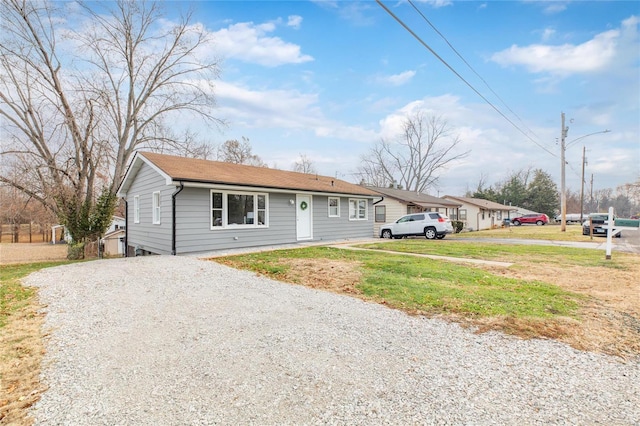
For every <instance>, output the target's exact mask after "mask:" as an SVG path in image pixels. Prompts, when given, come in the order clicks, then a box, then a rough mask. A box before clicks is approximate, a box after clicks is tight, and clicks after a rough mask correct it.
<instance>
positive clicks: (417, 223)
mask: <svg viewBox="0 0 640 426" xmlns="http://www.w3.org/2000/svg"><path fill="white" fill-rule="evenodd" d="M451 233H453V226H452V225H451V221H450V220H449V218H448V217H446V216H444V215H442V214H440V213H436V212H424V213H414V214H408V215H406V216H402V217H401V218H400V219H398V220H396V221H395V222H392V223H385V224H384V225H382V226H381V227H380V238H402V237H406V236H409V235H424V236H425V238H427V239H428V240H433V239H434V238H437V239H439V240H441V239H443V238H444V236H445V235H447V234H451Z"/></svg>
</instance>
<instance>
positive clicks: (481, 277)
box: [214, 227, 640, 358]
mask: <svg viewBox="0 0 640 426" xmlns="http://www.w3.org/2000/svg"><path fill="white" fill-rule="evenodd" d="M536 228H537V229H540V228H541V227H534V229H536ZM527 232H529V231H527ZM475 234H476V235H477V234H478V233H475ZM363 246H364V247H369V248H372V250H357V251H355V250H348V249H346V248H345V249H338V248H330V247H308V248H301V249H293V250H278V251H272V252H262V253H255V254H245V255H238V256H229V257H224V258H216V259H214V260H216V261H218V262H221V263H225V264H227V265H230V266H232V267H237V268H241V269H248V270H252V271H255V272H256V273H259V274H263V275H267V276H269V277H272V278H274V279H277V280H279V281H284V282H289V283H296V284H301V285H306V286H309V287H312V288H317V289H323V290H327V291H333V292H337V293H341V294H346V295H350V296H354V297H360V298H363V299H365V300H368V301H372V302H377V303H381V304H385V305H387V306H389V307H392V308H396V309H400V310H403V311H405V312H408V313H412V314H421V315H426V316H437V317H439V318H442V319H447V320H451V321H455V322H458V323H460V324H461V325H471V326H473V327H475V328H476V330H478V331H479V332H482V331H487V330H497V331H502V332H505V333H508V334H513V335H517V336H521V337H525V338H530V337H539V338H550V339H556V340H559V341H562V342H565V343H567V344H569V345H571V346H573V347H574V348H576V349H578V350H587V351H596V352H601V353H606V354H609V355H615V356H619V357H622V358H627V357H637V356H639V355H640V306H638V304H637V294H638V292H639V291H640V283H638V280H637V277H638V276H640V263H639V262H638V260H639V257H638V256H637V255H634V254H628V253H616V256H614V258H613V259H611V260H604V254H603V252H602V251H601V250H588V249H576V248H568V247H556V246H542V245H506V244H505V245H499V244H496V243H495V242H486V243H484V242H482V241H477V240H476V241H473V242H471V241H468V240H464V239H456V240H454V239H451V240H450V239H448V238H447V239H446V240H443V241H426V240H424V239H415V240H413V239H406V240H395V241H386V242H381V243H375V244H369V245H361V246H359V247H363ZM376 249H378V250H376ZM382 250H385V251H382ZM393 251H397V252H399V253H393ZM390 252H391V253H390ZM406 253H412V255H410V256H409V255H407V254H406ZM420 253H422V254H431V255H442V256H449V257H463V258H469V257H471V258H475V259H484V260H501V261H508V262H510V263H513V265H512V266H510V267H508V268H506V267H498V266H494V265H486V264H485V265H482V264H480V265H470V264H461V263H453V262H447V261H444V260H434V259H430V258H426V257H421V256H420V255H419V254H420Z"/></svg>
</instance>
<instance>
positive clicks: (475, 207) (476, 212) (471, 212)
mask: <svg viewBox="0 0 640 426" xmlns="http://www.w3.org/2000/svg"><path fill="white" fill-rule="evenodd" d="M443 198H446V199H447V200H450V201H454V202H457V203H460V204H462V207H460V209H458V218H457V220H460V221H462V222H464V227H465V228H466V229H468V230H470V231H480V230H483V229H492V228H494V227H496V226H502V221H503V219H508V218H509V217H511V216H513V215H512V214H511V212H515V211H516V208H515V207H512V206H505V205H502V204H499V203H494V202H493V201H488V200H483V199H481V198H469V197H453V196H451V195H445V196H444V197H443ZM510 215H511V216H510Z"/></svg>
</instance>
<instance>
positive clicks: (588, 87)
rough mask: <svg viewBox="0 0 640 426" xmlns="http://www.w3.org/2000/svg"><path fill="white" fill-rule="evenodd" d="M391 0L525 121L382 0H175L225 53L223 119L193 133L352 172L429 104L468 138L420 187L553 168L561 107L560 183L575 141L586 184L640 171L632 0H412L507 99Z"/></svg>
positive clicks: (573, 159) (639, 19)
mask: <svg viewBox="0 0 640 426" xmlns="http://www.w3.org/2000/svg"><path fill="white" fill-rule="evenodd" d="M384 4H385V5H386V6H387V7H388V8H389V9H390V10H391V11H392V12H393V13H394V14H396V15H397V16H398V17H399V18H400V19H401V20H403V21H404V22H405V23H406V24H407V25H408V26H409V27H410V28H411V29H412V30H413V31H414V32H416V33H417V34H418V35H419V36H420V37H421V38H422V39H423V40H424V41H425V43H427V44H428V45H429V46H430V47H431V48H432V49H433V50H435V51H436V52H437V53H438V55H440V56H441V57H442V58H443V59H444V60H445V61H447V62H448V63H449V64H450V65H451V67H453V68H454V69H455V70H456V71H457V72H458V73H460V74H461V75H462V76H463V77H464V78H465V79H466V80H467V81H468V82H469V83H470V84H471V85H472V86H473V87H475V88H476V89H477V90H478V91H479V92H480V93H482V95H483V96H485V97H486V98H487V99H488V100H489V101H490V102H491V103H492V104H493V105H495V107H497V108H498V109H499V110H500V111H501V112H502V113H503V114H504V115H506V116H507V117H508V118H509V119H510V120H511V121H512V122H513V123H515V124H516V125H517V126H518V127H519V128H520V130H518V129H516V128H515V127H514V126H513V125H512V124H511V123H509V122H508V121H507V120H506V119H505V118H503V117H502V116H501V115H500V114H499V113H498V112H496V111H495V110H494V109H493V108H492V107H491V106H490V105H489V104H488V103H486V102H485V101H484V100H482V99H481V98H480V97H479V96H478V95H477V94H476V93H474V91H473V90H472V89H470V88H469V87H468V86H467V85H466V84H465V83H464V82H463V81H461V80H460V79H459V78H458V77H457V76H455V75H454V74H453V73H452V72H451V71H450V70H449V69H448V68H447V67H446V66H445V65H444V64H442V63H441V62H440V61H439V60H438V59H437V58H436V57H435V56H434V55H432V54H431V53H430V52H429V51H428V50H427V49H425V47H424V46H422V45H421V44H420V43H419V42H418V41H417V40H416V39H415V38H413V36H411V35H410V34H409V33H408V32H407V31H406V30H405V29H404V28H402V26H401V25H399V24H398V23H397V22H396V21H395V20H394V19H393V18H392V17H391V16H390V15H389V14H388V13H387V12H386V11H385V10H384V9H383V8H382V7H380V6H379V5H378V4H377V3H376V2H375V1H365V2H357V1H329V0H327V1H259V2H248V1H209V2H204V1H203V2H194V3H168V7H169V10H168V12H169V14H168V17H169V18H170V19H171V17H172V16H174V15H173V14H175V13H177V12H178V11H185V10H187V9H188V8H191V9H192V10H193V11H194V15H193V18H194V19H193V20H194V22H196V23H199V24H201V25H202V26H204V28H206V30H207V31H208V32H209V33H210V35H211V36H212V37H213V40H214V43H213V45H212V46H211V47H210V48H211V51H209V52H208V54H213V55H215V56H217V57H219V58H221V59H223V62H222V73H221V76H220V79H219V80H218V81H216V95H217V100H218V112H219V116H220V117H222V118H225V119H226V120H228V122H229V127H228V128H227V129H225V130H224V131H223V132H210V131H206V130H201V136H202V137H203V138H206V139H207V140H209V141H210V142H211V143H215V144H220V143H222V142H224V141H225V140H227V139H240V138H241V137H243V136H244V137H248V138H249V139H250V141H251V144H252V146H253V150H254V153H255V154H257V155H259V156H260V157H261V158H262V159H263V160H264V161H266V162H267V163H268V164H269V165H270V166H275V167H278V168H281V169H291V168H292V166H293V163H294V162H295V161H296V159H298V158H299V157H300V155H301V154H303V155H306V156H307V157H308V158H310V159H311V160H312V161H313V163H314V165H315V167H316V169H317V170H318V172H319V173H321V174H325V175H331V176H337V177H339V178H342V179H345V180H349V181H355V180H356V178H355V177H354V175H353V172H354V171H355V170H356V168H357V166H358V164H359V161H360V157H361V156H362V155H363V154H365V153H366V152H367V151H368V150H369V148H370V147H371V146H373V144H375V143H376V142H377V141H379V140H380V139H381V138H387V139H391V138H393V137H394V136H395V135H397V134H398V132H399V125H400V123H401V121H402V119H403V117H405V116H406V115H407V114H409V113H411V112H414V111H416V110H418V109H422V110H424V111H426V112H427V113H429V114H432V115H438V116H441V117H442V118H444V119H446V120H447V121H448V123H449V125H450V126H451V127H453V128H454V129H455V131H456V133H457V134H459V135H460V137H461V138H462V140H463V143H462V145H461V146H460V148H461V150H470V151H471V152H470V155H469V156H468V157H466V158H465V159H463V160H460V161H457V162H455V163H453V164H450V165H449V167H448V168H447V169H446V170H444V171H443V172H442V173H441V174H440V180H439V183H438V186H437V187H434V188H432V189H431V190H430V191H429V192H430V193H431V194H433V195H438V194H439V195H444V194H452V195H454V194H457V195H462V194H463V193H464V192H465V191H466V190H467V189H474V188H475V187H476V185H477V183H478V181H479V179H480V177H481V176H483V177H484V179H485V181H486V182H488V183H490V184H491V183H494V182H496V181H499V180H502V179H504V178H505V177H506V176H508V175H509V174H511V173H513V172H515V171H518V170H520V169H523V168H528V167H531V168H534V169H536V168H541V169H543V170H545V171H547V172H548V173H550V174H551V175H552V176H553V178H554V179H555V180H556V182H557V183H558V184H559V182H560V158H559V157H560V148H559V145H558V138H559V136H560V127H561V125H560V116H561V112H564V113H565V114H566V120H567V123H566V125H567V126H568V127H569V132H568V137H567V141H568V142H569V146H568V148H567V151H566V153H567V162H568V163H569V164H568V167H567V172H566V177H567V186H568V188H569V189H571V190H573V191H579V189H580V171H581V160H582V158H581V156H582V146H583V145H584V146H586V148H587V161H588V164H587V166H586V180H587V182H589V180H590V177H591V174H593V175H594V190H595V189H600V188H608V187H613V188H615V187H616V186H617V185H620V184H622V183H626V182H634V181H636V180H637V179H638V178H639V177H640V39H639V37H638V29H639V27H640V2H636V1H586V2H573V1H542V2H537V1H522V2H516V1H485V2H476V1H464V2H449V1H446V0H437V1H429V2H422V1H416V0H414V4H415V5H416V6H417V7H418V8H419V9H420V11H421V12H422V13H423V14H424V15H425V16H426V17H427V18H428V19H429V21H431V23H432V24H433V25H434V26H435V27H436V28H437V29H438V30H439V31H440V32H441V33H442V34H443V35H444V36H445V37H446V39H447V40H448V41H449V43H451V44H452V45H453V46H454V47H455V48H456V50H457V51H458V52H460V53H461V55H462V56H463V57H464V59H465V60H466V61H467V62H468V63H469V64H471V66H472V67H473V68H474V69H475V70H476V72H477V73H478V74H479V75H480V76H481V77H482V79H484V80H485V81H486V82H487V83H488V84H489V86H490V87H491V89H492V90H493V91H494V92H496V93H497V94H498V95H499V97H500V98H501V99H502V101H501V100H500V99H499V98H497V97H496V96H495V95H494V94H493V93H492V92H491V90H490V89H489V88H488V87H487V85H485V83H484V82H483V81H482V80H481V79H480V78H479V77H478V76H476V75H475V74H474V73H473V72H472V71H471V70H470V69H469V68H468V67H467V65H465V64H464V62H463V61H462V60H461V59H460V58H458V56H457V55H456V54H455V53H454V52H453V51H452V50H451V49H450V48H449V46H448V45H447V44H446V43H445V41H444V40H443V39H442V38H441V37H440V36H439V35H438V34H437V33H436V32H435V31H434V30H433V29H432V28H431V27H430V26H429V25H428V24H427V22H425V20H424V19H423V18H422V17H421V16H420V15H418V14H417V13H416V11H415V10H414V9H413V7H412V6H411V5H410V4H409V3H407V2H404V1H400V2H397V1H394V2H391V1H384ZM503 101H504V104H503ZM505 104H506V105H505ZM512 111H513V112H512ZM514 113H515V114H514ZM605 129H610V130H611V132H610V133H606V134H596V135H592V136H589V137H586V138H584V139H580V140H578V141H576V142H575V143H573V144H571V141H573V140H574V139H576V138H579V137H581V136H583V135H587V134H590V133H594V132H600V131H603V130H605ZM523 133H524V134H523ZM532 139H533V141H532ZM534 141H535V142H534Z"/></svg>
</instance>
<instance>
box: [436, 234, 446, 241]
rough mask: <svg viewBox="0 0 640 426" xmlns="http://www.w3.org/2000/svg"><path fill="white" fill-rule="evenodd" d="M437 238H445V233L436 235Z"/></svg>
mask: <svg viewBox="0 0 640 426" xmlns="http://www.w3.org/2000/svg"><path fill="white" fill-rule="evenodd" d="M436 238H437V239H439V240H441V239H443V238H444V234H442V235H438V236H436Z"/></svg>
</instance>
